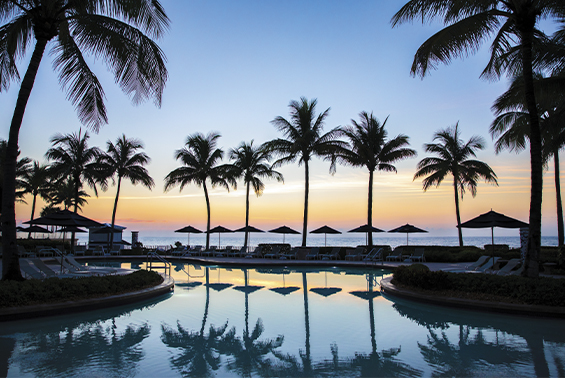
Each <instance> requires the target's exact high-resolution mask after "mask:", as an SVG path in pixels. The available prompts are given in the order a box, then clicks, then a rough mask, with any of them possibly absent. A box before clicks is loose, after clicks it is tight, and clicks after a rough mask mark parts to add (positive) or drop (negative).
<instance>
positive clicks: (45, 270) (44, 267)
mask: <svg viewBox="0 0 565 378" xmlns="http://www.w3.org/2000/svg"><path fill="white" fill-rule="evenodd" d="M30 261H31V263H32V264H33V265H34V266H35V267H36V268H37V269H39V270H40V271H41V273H43V274H45V276H46V277H47V278H53V277H57V278H79V277H88V274H75V273H63V274H57V273H56V272H55V271H54V270H53V269H51V268H49V267H48V266H47V265H45V263H44V262H43V261H42V260H41V259H39V258H37V257H36V258H33V259H31V260H30Z"/></svg>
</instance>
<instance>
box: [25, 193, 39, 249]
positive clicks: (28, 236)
mask: <svg viewBox="0 0 565 378" xmlns="http://www.w3.org/2000/svg"><path fill="white" fill-rule="evenodd" d="M36 200H37V193H34V194H33V202H32V203H31V218H29V220H30V221H32V220H33V216H34V214H35V202H36ZM29 225H30V227H31V225H32V224H31V223H30V224H29ZM27 238H28V239H31V231H30V232H29V233H28V234H27Z"/></svg>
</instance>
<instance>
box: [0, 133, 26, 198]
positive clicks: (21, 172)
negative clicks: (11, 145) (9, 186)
mask: <svg viewBox="0 0 565 378" xmlns="http://www.w3.org/2000/svg"><path fill="white" fill-rule="evenodd" d="M7 149H8V142H6V141H5V140H3V139H0V181H1V182H0V196H2V195H3V194H2V193H4V161H5V160H6V150H7ZM19 154H20V151H18V156H19ZM31 163H32V160H31V159H30V158H28V157H23V158H21V159H19V160H18V161H17V163H16V193H15V198H16V202H24V203H25V201H24V199H23V197H24V194H25V193H24V192H23V190H22V189H23V186H24V182H23V179H24V177H25V175H26V174H27V172H28V171H29V170H30V169H31Z"/></svg>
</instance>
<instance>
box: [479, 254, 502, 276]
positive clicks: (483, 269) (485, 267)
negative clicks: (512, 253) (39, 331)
mask: <svg viewBox="0 0 565 378" xmlns="http://www.w3.org/2000/svg"><path fill="white" fill-rule="evenodd" d="M499 259H500V257H491V258H490V259H489V260H488V261H487V262H486V264H484V265H482V266H480V267H478V268H477V269H475V270H474V271H475V272H481V273H484V272H486V271H487V270H490V269H492V268H493V266H494V264H496V262H497V261H498V260H499Z"/></svg>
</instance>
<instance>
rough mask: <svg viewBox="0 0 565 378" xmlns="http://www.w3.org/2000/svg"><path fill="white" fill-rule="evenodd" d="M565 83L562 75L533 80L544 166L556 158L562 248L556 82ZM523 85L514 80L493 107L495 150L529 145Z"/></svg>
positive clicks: (562, 129) (564, 110)
mask: <svg viewBox="0 0 565 378" xmlns="http://www.w3.org/2000/svg"><path fill="white" fill-rule="evenodd" d="M560 80H563V75H555V76H553V75H552V76H551V77H543V75H542V74H537V75H536V76H535V79H534V85H535V89H536V99H537V101H538V109H539V114H540V126H541V135H542V146H543V148H542V157H543V161H544V165H547V164H548V163H549V160H550V159H551V158H552V157H553V162H554V182H555V195H556V202H557V234H558V245H559V247H561V248H562V247H563V246H564V238H565V232H564V225H563V206H562V201H561V183H560V172H559V150H561V149H562V148H563V147H564V146H565V121H564V119H565V118H564V117H565V96H564V95H563V94H562V91H561V90H560V89H559V88H558V85H557V87H556V85H555V83H556V82H559V81H560ZM525 107H526V104H525V102H524V85H523V82H522V80H520V77H515V78H514V79H513V81H512V83H511V85H510V87H509V89H508V90H507V91H506V92H505V93H504V94H502V95H501V96H500V97H498V99H497V100H496V101H495V103H494V105H493V106H492V109H493V111H494V112H495V114H496V115H497V117H496V119H495V120H494V121H493V122H492V124H491V127H490V133H491V135H492V137H493V138H497V140H496V143H495V151H496V153H499V152H500V151H502V150H503V149H508V150H510V151H515V152H516V153H519V152H521V151H523V150H524V149H525V148H526V147H527V145H528V142H529V135H530V123H529V121H530V117H529V114H528V112H527V110H526V109H525Z"/></svg>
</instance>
